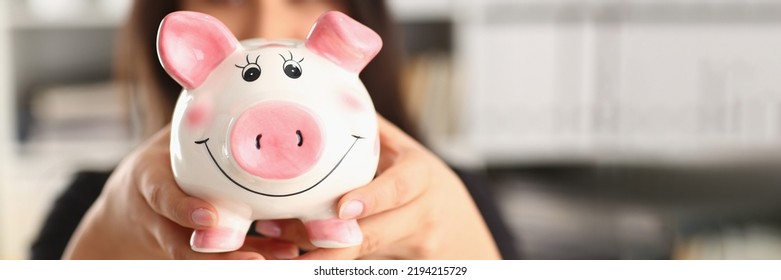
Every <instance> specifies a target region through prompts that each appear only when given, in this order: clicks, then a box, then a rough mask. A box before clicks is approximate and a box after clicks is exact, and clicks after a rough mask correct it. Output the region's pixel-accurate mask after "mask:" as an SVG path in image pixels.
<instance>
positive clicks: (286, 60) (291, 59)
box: [279, 50, 304, 63]
mask: <svg viewBox="0 0 781 280" xmlns="http://www.w3.org/2000/svg"><path fill="white" fill-rule="evenodd" d="M287 53H289V54H290V59H288V58H286V57H285V56H284V55H282V54H281V53H280V54H279V57H281V58H282V60H284V62H282V63H285V62H288V61H295V60H294V59H293V53H292V52H291V51H290V50H288V51H287ZM301 61H304V58H301V60H299V61H297V62H298V63H301Z"/></svg>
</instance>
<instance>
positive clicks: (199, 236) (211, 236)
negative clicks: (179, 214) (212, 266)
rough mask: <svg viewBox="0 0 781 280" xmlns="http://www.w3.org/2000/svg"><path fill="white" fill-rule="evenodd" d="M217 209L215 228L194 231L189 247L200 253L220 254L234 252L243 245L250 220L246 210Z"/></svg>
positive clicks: (216, 206) (234, 208)
mask: <svg viewBox="0 0 781 280" xmlns="http://www.w3.org/2000/svg"><path fill="white" fill-rule="evenodd" d="M215 208H217V216H218V217H217V219H218V222H217V226H216V227H212V228H208V229H196V230H195V231H193V234H192V236H191V237H190V247H192V249H193V251H196V252H201V253H221V252H230V251H235V250H238V249H239V248H241V246H242V245H243V244H244V238H245V237H246V236H247V231H248V230H249V227H250V224H251V223H252V220H250V212H249V210H247V209H239V208H236V207H232V208H228V207H219V206H218V205H215Z"/></svg>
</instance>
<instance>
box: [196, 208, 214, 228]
mask: <svg viewBox="0 0 781 280" xmlns="http://www.w3.org/2000/svg"><path fill="white" fill-rule="evenodd" d="M190 216H191V218H192V220H193V223H195V224H196V225H198V226H202V227H209V226H212V225H214V222H215V220H217V215H215V214H214V213H212V211H209V210H206V209H203V208H198V209H195V211H193V213H192V214H191V215H190Z"/></svg>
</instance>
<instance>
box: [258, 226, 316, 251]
mask: <svg viewBox="0 0 781 280" xmlns="http://www.w3.org/2000/svg"><path fill="white" fill-rule="evenodd" d="M255 231H257V232H258V233H260V234H262V235H264V236H266V237H271V238H276V239H279V240H283V241H286V242H290V243H293V244H295V245H297V246H298V247H300V248H301V249H304V250H312V249H314V248H316V247H315V246H314V245H312V242H311V241H310V240H309V234H307V231H306V228H305V227H304V224H303V223H302V222H301V221H300V220H298V219H284V220H259V221H257V223H255Z"/></svg>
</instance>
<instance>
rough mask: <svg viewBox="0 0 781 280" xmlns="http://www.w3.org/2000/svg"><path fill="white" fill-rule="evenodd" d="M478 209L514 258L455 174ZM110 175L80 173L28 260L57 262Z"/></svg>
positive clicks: (486, 199)
mask: <svg viewBox="0 0 781 280" xmlns="http://www.w3.org/2000/svg"><path fill="white" fill-rule="evenodd" d="M457 173H458V174H459V176H460V177H461V179H462V180H463V181H464V184H466V185H467V186H468V189H469V192H470V193H471V194H472V197H473V198H474V200H475V203H476V204H477V206H478V207H479V208H480V211H481V212H482V215H483V218H484V219H485V221H486V223H487V224H488V227H489V228H490V230H491V233H492V234H493V237H494V240H495V241H496V243H497V246H498V247H499V250H500V252H501V254H502V258H504V259H517V258H518V253H517V252H516V248H517V247H516V246H515V242H514V238H513V236H512V234H511V233H510V232H509V231H508V229H507V227H506V226H505V224H504V221H503V220H502V217H501V216H500V213H499V210H498V208H497V205H496V204H495V202H494V197H493V195H492V194H491V193H490V189H489V188H488V185H487V182H486V180H485V177H484V176H482V175H481V174H478V173H469V172H464V171H457ZM109 174H110V172H97V171H83V172H79V173H77V174H76V175H75V178H74V180H73V182H72V183H71V185H70V186H68V187H67V188H66V189H65V190H64V191H63V193H62V194H61V195H60V196H59V198H57V200H56V202H55V203H54V205H53V206H52V208H51V210H50V212H49V214H48V216H47V218H46V220H45V222H44V224H43V227H42V229H41V231H40V232H39V233H38V237H37V238H36V239H35V241H34V242H33V244H32V248H31V249H32V252H31V258H32V259H60V258H61V257H62V254H63V252H64V250H65V246H66V245H67V244H68V241H69V240H70V237H71V235H72V234H73V232H74V231H75V230H76V227H77V226H78V224H79V222H80V221H81V218H82V217H83V216H84V214H85V213H86V212H87V209H89V208H90V206H91V205H92V203H94V202H95V200H96V199H97V197H98V195H100V192H101V190H102V189H103V185H105V183H106V180H107V179H108V176H109Z"/></svg>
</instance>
